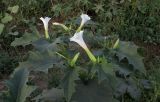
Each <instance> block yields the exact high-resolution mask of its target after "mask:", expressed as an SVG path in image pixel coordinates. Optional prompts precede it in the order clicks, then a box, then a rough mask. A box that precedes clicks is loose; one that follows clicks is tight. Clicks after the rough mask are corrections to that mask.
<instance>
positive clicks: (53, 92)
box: [33, 88, 64, 102]
mask: <svg viewBox="0 0 160 102" xmlns="http://www.w3.org/2000/svg"><path fill="white" fill-rule="evenodd" d="M63 97H64V93H63V90H62V89H57V88H52V89H49V90H44V91H43V92H42V94H40V95H38V96H36V97H35V98H34V99H33V100H36V102H39V100H43V101H45V102H46V101H47V102H48V101H52V102H63Z"/></svg>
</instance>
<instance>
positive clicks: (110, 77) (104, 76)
mask: <svg viewBox="0 0 160 102" xmlns="http://www.w3.org/2000/svg"><path fill="white" fill-rule="evenodd" d="M101 60H102V61H101V63H97V64H95V65H94V66H93V68H92V73H93V74H95V73H97V74H98V81H99V83H100V82H102V81H104V80H107V81H109V82H110V84H111V85H113V84H115V80H116V78H115V72H114V70H115V67H114V66H113V65H112V63H108V62H107V60H106V59H105V58H102V59H101Z"/></svg>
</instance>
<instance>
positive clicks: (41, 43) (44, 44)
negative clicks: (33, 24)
mask: <svg viewBox="0 0 160 102" xmlns="http://www.w3.org/2000/svg"><path fill="white" fill-rule="evenodd" d="M62 44H63V41H62V40H61V39H60V38H56V39H55V40H54V42H52V43H49V42H48V41H47V40H46V39H39V40H37V41H35V42H33V43H32V45H33V46H34V47H35V48H36V50H38V51H40V52H44V51H46V50H50V51H54V52H56V51H58V50H59V49H60V48H61V46H60V45H62Z"/></svg>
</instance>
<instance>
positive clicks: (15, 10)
mask: <svg viewBox="0 0 160 102" xmlns="http://www.w3.org/2000/svg"><path fill="white" fill-rule="evenodd" d="M18 9H19V6H18V5H16V6H13V7H8V10H9V11H11V13H17V12H18Z"/></svg>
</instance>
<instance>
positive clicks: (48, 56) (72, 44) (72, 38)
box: [4, 14, 148, 102]
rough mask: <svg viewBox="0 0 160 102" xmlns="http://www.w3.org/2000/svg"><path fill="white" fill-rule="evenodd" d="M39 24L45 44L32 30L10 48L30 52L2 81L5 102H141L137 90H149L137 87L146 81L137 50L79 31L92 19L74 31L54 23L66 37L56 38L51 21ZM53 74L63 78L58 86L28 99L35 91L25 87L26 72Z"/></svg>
mask: <svg viewBox="0 0 160 102" xmlns="http://www.w3.org/2000/svg"><path fill="white" fill-rule="evenodd" d="M40 19H41V20H42V21H43V24H44V28H45V38H44V37H43V36H42V35H41V34H39V32H38V31H37V30H36V28H35V27H31V31H32V32H33V33H27V32H26V33H25V34H24V35H23V36H22V37H20V38H16V39H15V41H13V42H12V44H11V45H12V46H26V45H32V46H33V49H32V50H31V51H29V56H28V59H27V60H26V61H24V62H19V66H18V67H17V68H16V70H15V71H14V72H13V74H12V75H11V77H10V79H9V80H7V81H6V85H7V86H8V91H7V92H5V98H4V99H5V101H7V102H25V101H26V99H27V101H28V100H35V101H43V102H121V101H122V100H124V99H123V97H128V98H131V99H132V100H134V101H140V100H139V99H140V97H141V89H142V87H144V88H145V87H147V85H148V84H146V83H145V84H144V83H143V82H142V81H143V80H145V79H141V77H140V76H145V68H144V64H143V57H141V56H140V55H139V54H138V52H137V49H138V46H136V45H135V44H134V43H132V42H125V41H120V40H119V39H118V38H113V40H109V37H104V36H102V35H97V34H96V32H94V34H93V33H92V32H89V27H88V28H87V30H84V29H85V27H84V25H85V24H86V22H87V21H88V20H90V19H91V18H90V17H89V16H88V15H87V14H82V15H81V19H82V21H81V23H80V25H79V27H77V28H78V29H76V30H75V29H70V28H68V27H67V26H68V25H65V24H61V23H57V22H53V23H52V24H53V25H54V26H61V27H63V28H64V30H67V31H68V33H69V34H64V35H62V34H61V35H59V34H57V36H56V37H55V38H54V37H49V35H48V22H49V20H50V18H48V17H46V18H40ZM54 26H53V27H54ZM54 34H56V30H54ZM71 34H72V35H71ZM48 38H50V41H48ZM77 44H78V45H80V46H77ZM108 45H109V46H108ZM81 48H82V49H83V50H84V51H83V50H82V49H81ZM57 68H58V69H59V70H61V71H62V72H63V75H60V76H61V77H60V78H58V79H59V83H58V85H56V86H52V88H51V89H48V90H45V91H41V92H42V93H39V95H37V96H35V95H34V97H33V95H32V93H36V91H37V90H36V89H38V86H34V85H36V84H31V83H30V72H31V71H32V72H45V73H46V74H49V73H48V72H49V71H50V70H49V69H53V70H54V69H57ZM55 77H56V76H55ZM49 80H52V79H49ZM140 87H141V88H140ZM144 88H143V89H144Z"/></svg>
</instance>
